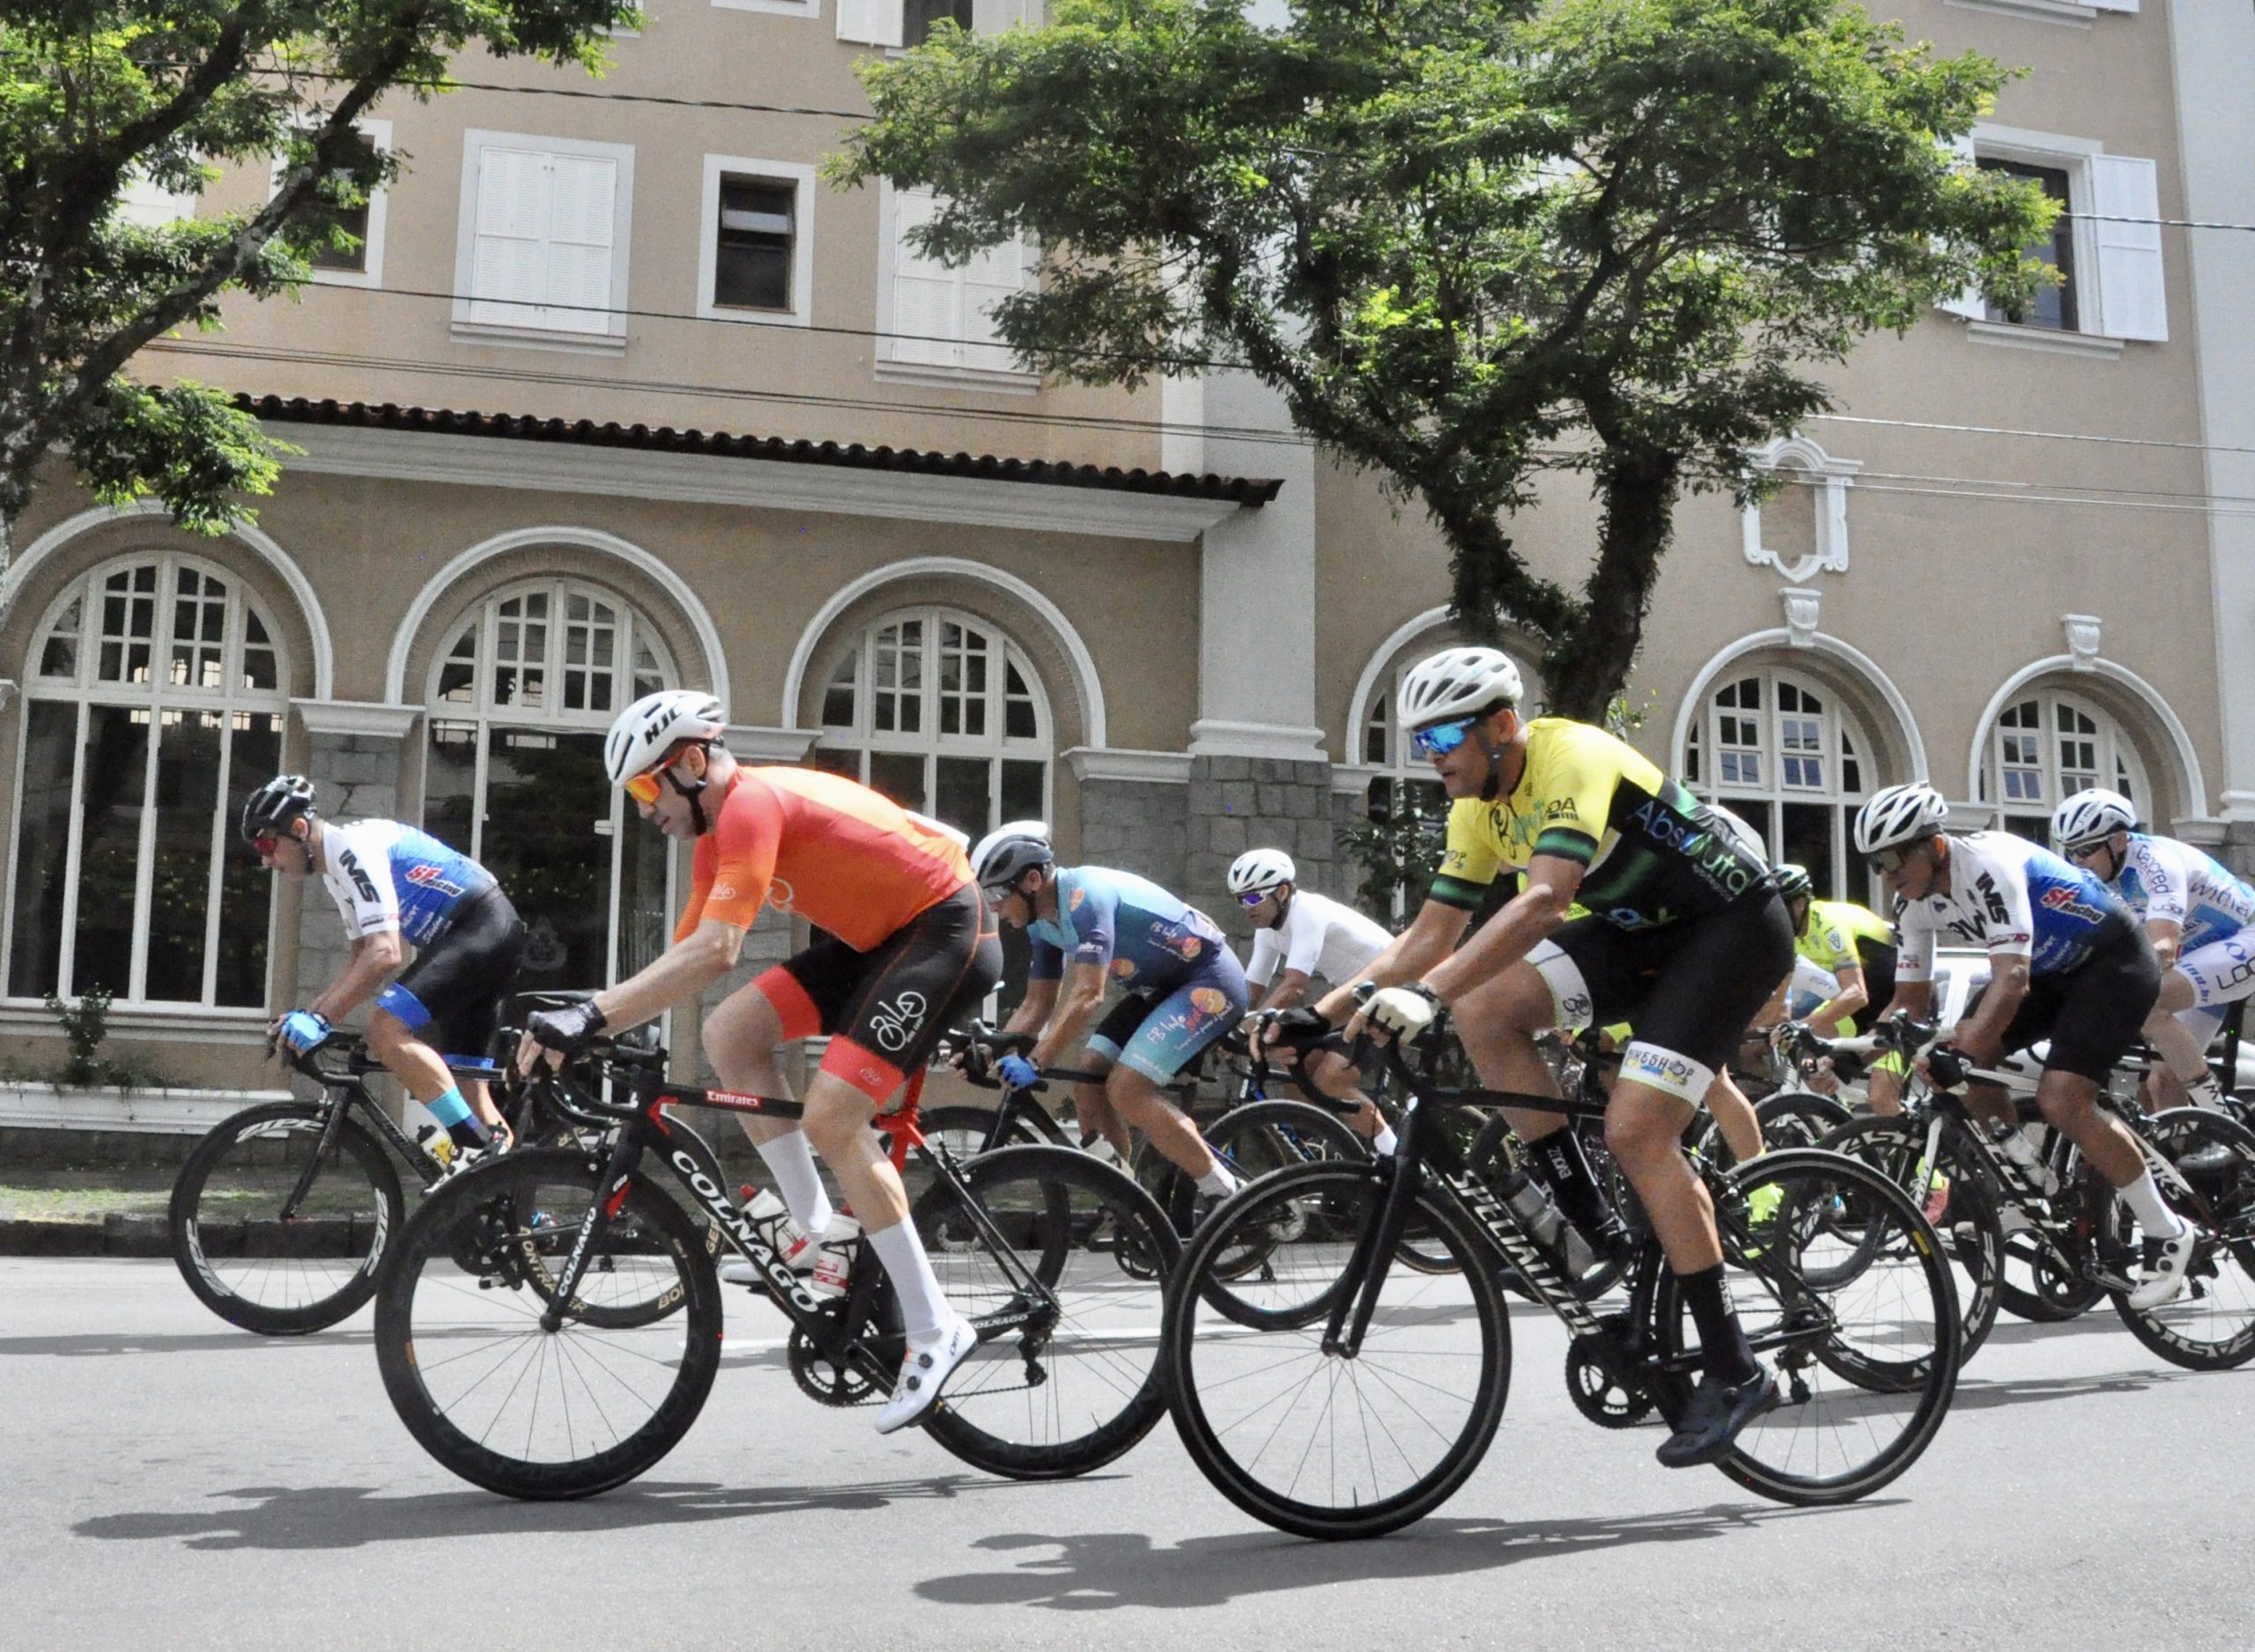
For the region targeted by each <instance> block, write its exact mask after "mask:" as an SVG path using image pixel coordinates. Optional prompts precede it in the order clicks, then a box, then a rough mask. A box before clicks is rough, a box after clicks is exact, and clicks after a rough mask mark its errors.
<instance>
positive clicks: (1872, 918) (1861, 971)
mask: <svg viewBox="0 0 2255 1652" xmlns="http://www.w3.org/2000/svg"><path fill="white" fill-rule="evenodd" d="M1778 892H1779V893H1780V894H1782V895H1783V896H1785V897H1786V915H1787V916H1788V917H1790V918H1792V919H1793V950H1794V951H1795V952H1796V953H1797V954H1798V955H1800V956H1801V957H1804V958H1806V959H1808V961H1809V962H1811V963H1813V964H1815V966H1816V967H1817V968H1818V969H1820V970H1824V971H1825V972H1827V973H1828V974H1830V976H1831V977H1832V978H1833V979H1834V980H1835V981H1836V982H1837V983H1838V990H1837V992H1834V994H1833V995H1832V997H1830V999H1826V1000H1825V1001H1824V1002H1823V1003H1821V1004H1819V1005H1818V1006H1817V1007H1815V1009H1813V1010H1811V1011H1810V1012H1809V1013H1808V1014H1807V1015H1804V1016H1802V1017H1800V1020H1802V1021H1806V1022H1807V1023H1808V1026H1809V1027H1810V1029H1812V1030H1814V1031H1815V1034H1816V1035H1817V1036H1819V1037H1820V1038H1845V1037H1846V1036H1849V1035H1850V1034H1852V1033H1860V1032H1867V1031H1869V1030H1870V1029H1871V1028H1872V1027H1873V1025H1874V1024H1875V1023H1876V1022H1877V1021H1878V1020H1879V1015H1880V1012H1881V1010H1882V1009H1884V1008H1885V1007H1886V1006H1887V1005H1888V1003H1889V1001H1890V1000H1891V999H1893V998H1894V996H1895V926H1894V925H1893V924H1891V923H1889V922H1888V920H1887V919H1885V918H1882V917H1881V916H1880V915H1879V914H1878V913H1876V912H1874V911H1870V910H1869V909H1868V908H1867V907H1862V906H1859V905H1857V904H1856V903H1854V902H1852V901H1821V900H1819V899H1817V898H1816V892H1815V887H1814V886H1813V885H1812V884H1811V883H1810V881H1809V876H1808V868H1807V867H1798V866H1794V865H1793V864H1792V863H1791V862H1790V861H1789V862H1787V863H1786V864H1785V865H1783V866H1780V867H1778ZM1791 987H1792V977H1787V978H1786V980H1785V981H1784V982H1782V983H1780V984H1779V985H1778V991H1777V993H1776V994H1775V995H1774V996H1773V997H1772V998H1771V1000H1770V1007H1769V1008H1767V1009H1765V1010H1764V1011H1763V1014H1762V1021H1763V1024H1764V1025H1770V1026H1775V1025H1777V1024H1779V1023H1781V1022H1783V1021H1784V1020H1785V1013H1786V1004H1785V999H1786V995H1787V993H1788V992H1790V990H1791ZM1902 1073H1903V1061H1902V1058H1901V1057H1900V1056H1888V1057H1883V1058H1881V1060H1880V1061H1878V1062H1877V1063H1875V1064H1874V1066H1873V1067H1872V1070H1871V1076H1870V1080H1869V1088H1868V1094H1869V1096H1870V1099H1871V1103H1872V1106H1873V1108H1874V1110H1876V1111H1878V1112H1882V1113H1892V1112H1895V1111H1896V1110H1898V1108H1897V1103H1896V1095H1897V1094H1898V1092H1899V1091H1900V1089H1901V1088H1902Z"/></svg>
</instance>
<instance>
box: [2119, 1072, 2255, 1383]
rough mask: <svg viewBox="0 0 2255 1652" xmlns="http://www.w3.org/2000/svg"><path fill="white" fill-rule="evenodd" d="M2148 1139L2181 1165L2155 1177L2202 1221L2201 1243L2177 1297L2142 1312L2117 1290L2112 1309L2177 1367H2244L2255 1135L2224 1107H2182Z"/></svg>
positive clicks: (2250, 1327) (2253, 1264) (2251, 1336)
mask: <svg viewBox="0 0 2255 1652" xmlns="http://www.w3.org/2000/svg"><path fill="white" fill-rule="evenodd" d="M2149 1139H2151V1141H2152V1143H2153V1145H2154V1147H2156V1148H2157V1149H2159V1150H2160V1152H2161V1154H2162V1156H2163V1157H2164V1158H2166V1159H2167V1160H2168V1161H2169V1162H2170V1164H2171V1165H2172V1166H2175V1167H2177V1173H2176V1175H2175V1176H2173V1177H2172V1176H2170V1175H2167V1174H2162V1175H2158V1176H2156V1178H2155V1179H2156V1180H2158V1181H2159V1182H2160V1184H2161V1188H2162V1192H2163V1195H2164V1196H2165V1197H2166V1198H2168V1200H2169V1202H2170V1206H2171V1207H2172V1208H2174V1209H2175V1210H2176V1211H2177V1213H2178V1214H2179V1215H2181V1216H2183V1217H2184V1218H2185V1220H2187V1221H2192V1222H2194V1223H2197V1224H2198V1225H2199V1227H2200V1234H2201V1239H2200V1245H2199V1247H2198V1248H2197V1249H2196V1250H2194V1251H2193V1253H2192V1267H2191V1269H2190V1270H2189V1271H2188V1272H2187V1274H2186V1276H2185V1289H2184V1291H2183V1292H2182V1293H2181V1294H2179V1295H2178V1296H2177V1300H2176V1301H2175V1302H2170V1303H2167V1304H2165V1305H2164V1306H2163V1307H2160V1308H2151V1309H2143V1310H2139V1309H2133V1308H2132V1307H2131V1306H2130V1305H2129V1300H2128V1298H2127V1297H2126V1296H2124V1295H2121V1294H2117V1295H2116V1296H2115V1298H2114V1309H2115V1311H2116V1312H2117V1313H2118V1314H2119V1315H2121V1316H2122V1323H2123V1324H2125V1325H2126V1326H2128V1327H2129V1330H2130V1334H2131V1335H2132V1336H2133V1337H2135V1338H2136V1339H2138V1340H2139V1341H2140V1342H2141V1343H2143V1344H2145V1346H2147V1347H2148V1348H2150V1349H2152V1350H2153V1351H2154V1352H2155V1353H2157V1354H2159V1355H2160V1356H2161V1357H2162V1358H2163V1359H2164V1360H2167V1361H2170V1363H2171V1364H2172V1365H2181V1366H2184V1367H2185V1368H2187V1369H2189V1370H2194V1371H2225V1370H2229V1369H2230V1368H2233V1367H2234V1366H2239V1365H2244V1364H2246V1363H2247V1361H2249V1360H2250V1359H2255V1135H2251V1134H2249V1133H2248V1132H2247V1130H2246V1129H2245V1128H2244V1126H2242V1125H2237V1124H2235V1123H2233V1122H2232V1121H2231V1120H2230V1119H2229V1118H2228V1117H2225V1116H2224V1115H2223V1114H2222V1113H2211V1112H2207V1111H2204V1110H2201V1109H2200V1108H2197V1107H2177V1108H2172V1109H2170V1110H2169V1111H2167V1112H2165V1113H2163V1114H2161V1115H2159V1116H2158V1117H2155V1119H2154V1121H2153V1124H2152V1125H2151V1127H2150V1133H2149ZM2195 1154H2198V1155H2199V1157H2197V1158H2195V1157H2194V1155H2195ZM2188 1159H2189V1160H2192V1163H2191V1164H2190V1165H2187V1164H2186V1161H2187V1160H2188Z"/></svg>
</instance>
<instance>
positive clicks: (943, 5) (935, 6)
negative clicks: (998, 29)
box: [900, 0, 971, 46]
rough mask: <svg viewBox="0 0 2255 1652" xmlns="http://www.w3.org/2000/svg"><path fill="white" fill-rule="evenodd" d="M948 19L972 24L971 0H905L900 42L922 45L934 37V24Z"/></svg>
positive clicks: (967, 26) (902, 11)
mask: <svg viewBox="0 0 2255 1652" xmlns="http://www.w3.org/2000/svg"><path fill="white" fill-rule="evenodd" d="M942 21H947V22H951V23H954V24H956V25H957V26H958V27H961V28H965V29H968V28H969V27H970V26H971V0H905V4H903V6H902V8H901V19H900V43H901V44H902V45H904V46H921V45H922V44H923V43H924V42H925V41H928V40H929V39H931V38H932V26H933V25H934V24H935V23H939V22H942Z"/></svg>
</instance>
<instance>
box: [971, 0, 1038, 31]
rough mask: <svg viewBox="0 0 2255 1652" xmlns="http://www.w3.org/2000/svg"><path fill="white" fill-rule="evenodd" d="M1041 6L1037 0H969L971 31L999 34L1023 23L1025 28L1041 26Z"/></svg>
mask: <svg viewBox="0 0 2255 1652" xmlns="http://www.w3.org/2000/svg"><path fill="white" fill-rule="evenodd" d="M1040 13H1041V8H1040V6H1039V4H1037V0H971V32H972V33H973V34H1000V33H1002V32H1003V31H1004V30H1005V29H1010V28H1016V27H1017V26H1019V25H1020V24H1024V26H1026V27H1027V28H1039V27H1040V26H1041V15H1040Z"/></svg>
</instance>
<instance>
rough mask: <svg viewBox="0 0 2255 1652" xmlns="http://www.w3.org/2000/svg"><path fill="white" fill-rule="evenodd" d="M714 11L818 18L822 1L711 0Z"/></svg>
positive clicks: (820, 13)
mask: <svg viewBox="0 0 2255 1652" xmlns="http://www.w3.org/2000/svg"><path fill="white" fill-rule="evenodd" d="M712 3H713V10H714V11H761V12H765V13H766V14H767V15H768V16H770V17H779V18H819V17H820V16H821V15H822V0H712Z"/></svg>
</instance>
